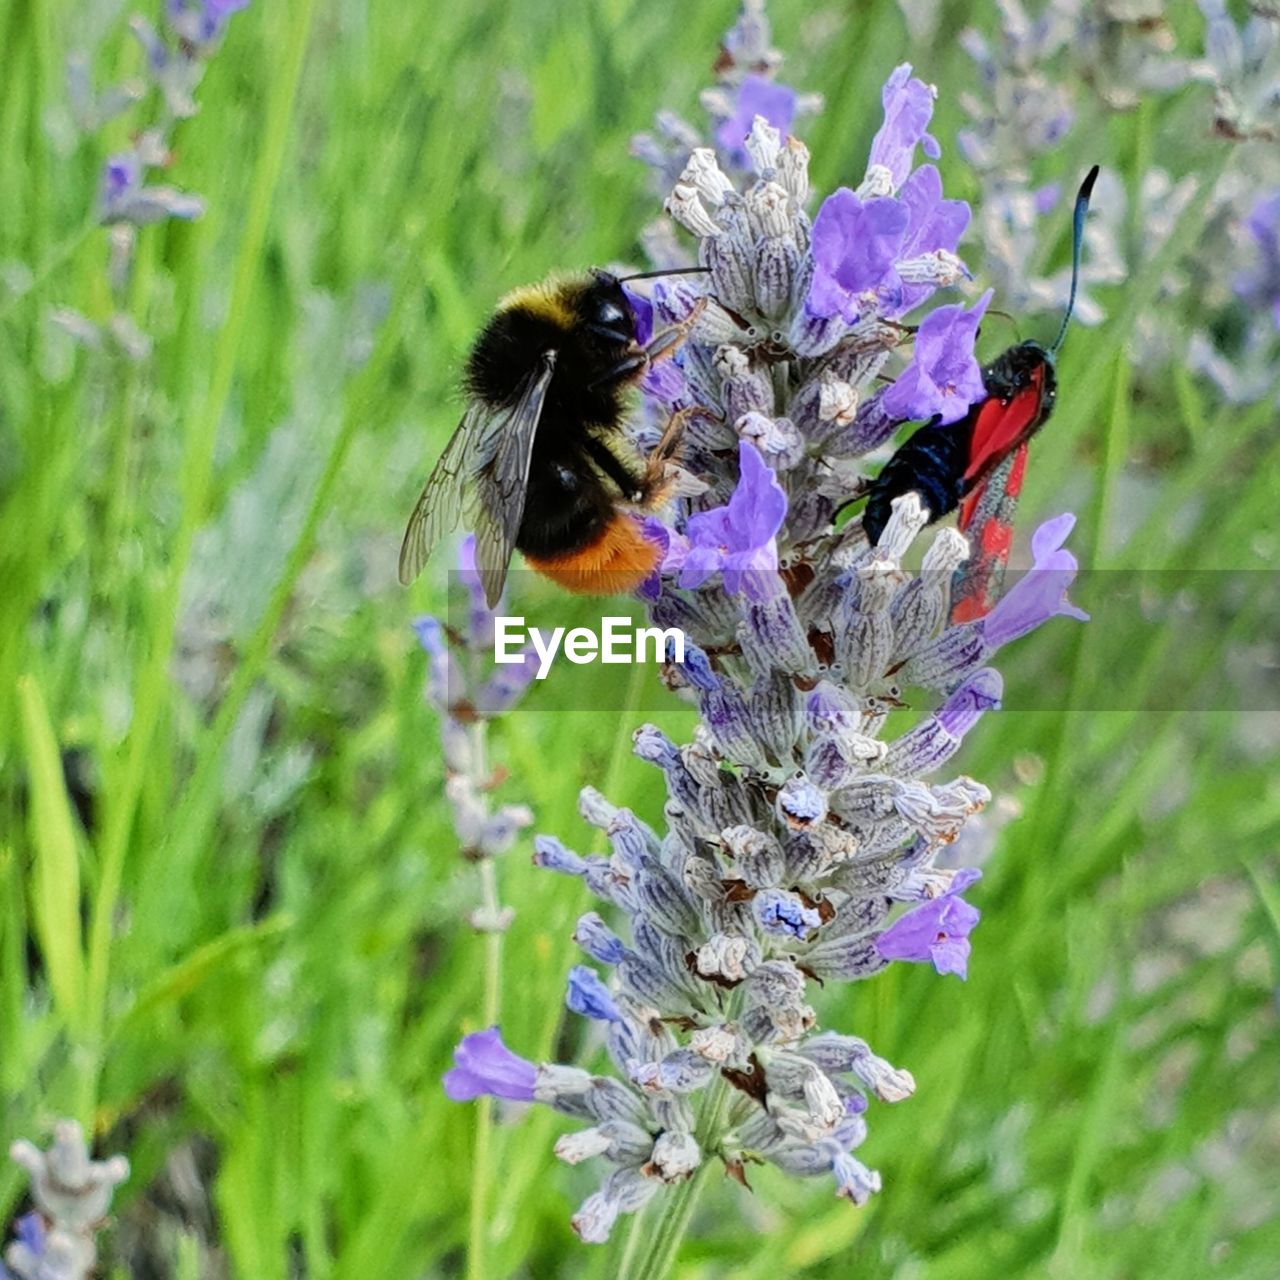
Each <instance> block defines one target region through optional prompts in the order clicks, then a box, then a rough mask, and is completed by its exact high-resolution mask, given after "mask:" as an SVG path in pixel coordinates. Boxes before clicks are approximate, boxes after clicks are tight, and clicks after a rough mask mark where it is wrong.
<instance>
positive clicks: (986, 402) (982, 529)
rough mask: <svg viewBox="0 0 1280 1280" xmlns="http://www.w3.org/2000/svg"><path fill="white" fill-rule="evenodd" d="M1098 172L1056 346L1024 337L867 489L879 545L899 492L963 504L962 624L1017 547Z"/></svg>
mask: <svg viewBox="0 0 1280 1280" xmlns="http://www.w3.org/2000/svg"><path fill="white" fill-rule="evenodd" d="M1097 176H1098V166H1097V165H1094V166H1093V168H1092V169H1090V170H1089V172H1088V174H1086V175H1085V179H1084V182H1083V183H1081V185H1080V192H1079V194H1078V195H1077V196H1076V205H1075V217H1074V224H1073V236H1072V249H1071V293H1070V297H1069V298H1068V300H1067V310H1066V314H1065V315H1064V316H1063V317H1062V325H1061V327H1060V328H1059V330H1058V336H1057V338H1056V339H1055V340H1054V343H1053V345H1052V346H1050V347H1047V348H1046V347H1043V346H1041V344H1040V343H1038V342H1035V341H1027V342H1020V343H1018V345H1017V346H1014V347H1010V348H1009V349H1008V350H1007V351H1005V352H1004V353H1003V354H1002V355H1000V356H998V357H997V358H996V359H995V360H994V361H993V362H992V363H991V364H990V365H988V366H987V367H986V368H985V369H984V370H983V371H982V382H983V387H984V390H985V392H986V394H985V396H984V397H983V398H982V399H980V400H978V401H977V402H976V403H975V404H973V406H972V407H971V408H970V410H969V412H968V413H967V414H966V415H965V416H964V417H963V418H961V419H960V420H959V421H958V422H953V423H947V424H941V425H940V424H939V420H938V419H937V418H934V419H933V421H931V422H929V423H926V424H925V425H924V426H923V427H921V428H920V430H919V431H917V432H915V434H914V435H912V436H911V438H910V439H909V440H908V441H907V442H906V443H905V444H904V445H903V446H902V447H901V448H900V449H899V450H898V451H897V452H896V453H895V454H894V455H893V457H891V458H890V459H889V461H888V462H886V463H885V465H884V468H883V470H881V472H880V474H879V475H878V476H877V477H876V479H875V481H874V482H873V484H872V485H871V488H870V490H869V492H868V496H867V506H866V510H865V511H864V512H863V516H862V527H863V528H864V529H865V530H866V534H867V537H868V539H869V540H870V541H871V543H872V544H873V545H874V544H876V543H878V542H879V541H880V536H881V534H883V532H884V529H885V526H886V525H887V524H888V522H889V516H890V514H891V510H892V506H891V504H892V502H893V500H894V499H895V498H898V497H901V496H902V495H903V494H904V493H910V492H913V491H914V492H916V493H918V494H919V495H920V497H921V500H922V501H923V503H924V505H925V506H926V507H927V508H928V509H929V517H930V521H931V522H932V521H934V520H939V519H941V518H942V517H943V516H945V515H946V514H947V513H948V512H950V511H953V510H955V508H956V507H957V506H958V507H959V508H960V514H959V516H958V518H957V523H958V524H959V527H960V531H961V532H962V533H967V534H968V535H969V537H970V540H971V542H972V543H973V555H972V557H971V559H970V561H969V563H968V564H967V565H965V566H964V567H963V568H962V569H961V570H960V571H959V572H958V573H957V578H956V582H955V584H954V585H953V587H952V618H953V620H954V621H956V622H966V621H971V620H973V619H974V618H979V617H982V616H983V615H984V614H986V613H987V612H988V611H989V610H990V608H991V606H992V604H993V603H994V593H995V591H996V590H997V588H998V586H999V582H998V579H999V577H1000V574H1001V572H1002V570H1003V567H1004V563H1005V561H1006V559H1007V558H1008V554H1009V546H1010V542H1011V539H1012V515H1013V507H1014V506H1016V504H1017V500H1018V495H1019V493H1020V492H1021V489H1022V480H1023V475H1024V473H1025V471H1026V461H1027V445H1028V442H1029V441H1030V439H1031V437H1032V436H1033V435H1035V433H1036V432H1037V431H1039V429H1040V428H1041V427H1042V426H1043V425H1044V424H1045V423H1046V422H1047V421H1048V420H1049V415H1050V414H1051V413H1052V412H1053V407H1054V402H1055V401H1056V399H1057V393H1058V382H1057V376H1056V373H1055V371H1054V362H1055V360H1056V358H1057V355H1058V352H1059V350H1060V349H1061V347H1062V342H1063V339H1064V338H1065V337H1066V334H1067V326H1068V324H1069V323H1070V320H1071V312H1072V310H1073V309H1074V307H1075V300H1076V288H1077V286H1078V283H1079V276H1080V249H1081V237H1082V234H1083V231H1084V219H1085V214H1086V213H1087V212H1088V209H1089V197H1090V196H1091V195H1092V193H1093V184H1094V182H1095V180H1096V179H1097Z"/></svg>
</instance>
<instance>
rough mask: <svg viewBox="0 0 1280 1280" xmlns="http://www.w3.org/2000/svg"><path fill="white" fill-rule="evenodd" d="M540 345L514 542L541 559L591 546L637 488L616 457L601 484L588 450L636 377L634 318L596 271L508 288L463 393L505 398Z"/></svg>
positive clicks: (500, 401) (610, 280)
mask: <svg viewBox="0 0 1280 1280" xmlns="http://www.w3.org/2000/svg"><path fill="white" fill-rule="evenodd" d="M547 351H554V352H555V355H556V362H555V369H554V372H553V373H552V375H551V385H550V386H549V387H548V388H547V395H546V400H545V402H544V404H543V407H542V414H541V417H540V418H539V420H538V429H537V434H536V435H535V436H534V441H533V456H532V458H531V459H530V466H529V481H528V488H527V490H526V495H525V509H524V516H523V519H522V520H521V524H520V533H519V537H518V538H517V539H516V545H517V546H518V547H519V548H520V550H521V551H523V552H524V553H525V554H526V555H530V556H536V557H540V558H550V557H555V556H560V555H563V554H565V553H568V552H572V551H576V550H578V549H580V548H582V547H584V546H588V545H590V544H591V543H592V542H593V541H594V540H595V539H597V538H599V537H600V536H601V535H602V533H603V531H604V530H605V528H606V527H607V526H608V524H609V522H610V521H611V520H612V519H613V516H614V510H615V505H616V503H617V500H618V498H619V497H623V498H629V497H630V496H631V493H630V491H629V490H630V489H634V487H635V485H634V484H631V485H627V486H624V485H622V484H621V483H620V478H621V479H626V476H627V473H628V471H629V468H628V467H627V466H626V464H625V463H623V462H621V461H618V462H617V464H616V467H614V468H612V475H611V476H610V480H609V481H606V479H605V477H604V476H603V475H602V474H601V470H600V464H599V457H598V453H597V456H596V457H594V458H593V455H592V444H593V442H594V441H596V440H598V439H599V438H600V437H602V436H608V435H611V434H613V433H614V432H616V431H617V429H618V428H619V427H620V426H621V424H622V419H623V413H624V408H625V404H624V395H625V392H626V389H627V387H628V386H629V385H630V384H631V383H632V382H634V381H635V379H636V377H637V376H638V374H639V366H638V364H637V361H636V360H635V357H636V355H637V353H638V352H639V348H638V346H637V345H636V332H635V318H634V316H633V314H632V311H631V307H630V304H629V303H628V302H627V298H626V295H625V294H624V293H623V291H622V286H621V284H619V283H618V281H617V280H616V279H615V278H614V277H613V276H611V275H608V274H607V273H605V272H593V273H592V274H591V275H590V276H586V277H577V278H573V279H569V280H563V281H548V282H546V283H544V284H540V285H535V286H532V287H530V288H525V289H517V290H515V291H514V292H513V293H511V294H509V295H508V296H507V297H506V298H505V299H504V300H503V302H502V304H501V305H500V306H499V308H498V310H497V311H496V312H495V313H494V315H493V317H492V318H491V319H490V320H489V323H488V324H487V325H486V326H485V327H484V330H483V331H482V332H481V334H480V336H479V338H478V339H477V340H476V344H475V346H474V347H473V348H472V351H471V356H470V358H469V360H468V361H467V370H466V390H467V392H468V394H469V395H471V396H472V397H474V398H476V399H479V400H482V401H484V402H485V403H486V404H489V405H492V406H494V407H495V408H496V407H498V406H500V405H508V404H511V403H512V402H513V401H514V400H515V399H516V398H517V397H518V396H519V395H520V392H521V390H522V389H523V387H524V385H525V382H526V380H527V378H528V376H529V373H530V370H532V369H533V368H535V366H536V364H537V361H538V358H539V357H540V356H542V355H543V354H544V353H545V352H547ZM606 461H607V460H606ZM637 483H638V482H637ZM624 488H625V489H627V490H628V491H627V492H615V490H618V489H624Z"/></svg>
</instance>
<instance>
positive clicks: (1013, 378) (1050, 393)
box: [862, 342, 1057, 546]
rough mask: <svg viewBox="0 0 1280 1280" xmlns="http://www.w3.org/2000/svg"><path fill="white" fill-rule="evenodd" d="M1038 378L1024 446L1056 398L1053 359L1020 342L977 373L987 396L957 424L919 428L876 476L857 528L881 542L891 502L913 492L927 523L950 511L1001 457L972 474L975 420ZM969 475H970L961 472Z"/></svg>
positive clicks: (1031, 344)
mask: <svg viewBox="0 0 1280 1280" xmlns="http://www.w3.org/2000/svg"><path fill="white" fill-rule="evenodd" d="M1037 372H1038V376H1039V380H1040V388H1039V396H1038V404H1036V405H1029V406H1028V411H1027V412H1028V418H1027V422H1026V423H1025V424H1024V425H1022V426H1021V429H1020V430H1019V432H1018V433H1017V434H1018V443H1025V441H1027V440H1029V439H1030V438H1031V436H1033V435H1034V434H1035V433H1036V432H1037V431H1039V429H1040V428H1041V427H1042V426H1043V425H1044V424H1045V422H1046V421H1048V418H1049V415H1050V414H1051V413H1052V412H1053V405H1054V401H1055V399H1056V398H1057V378H1056V376H1055V374H1054V368H1053V359H1052V358H1051V356H1050V355H1049V352H1048V351H1046V350H1045V348H1044V347H1042V346H1041V345H1040V344H1039V343H1038V342H1022V343H1019V344H1018V345H1017V346H1016V347H1010V348H1009V349H1008V351H1006V352H1004V353H1003V354H1002V355H1000V356H999V357H997V358H996V359H995V360H994V361H993V362H992V363H991V364H990V365H988V366H987V367H986V368H985V369H984V370H983V371H982V382H983V385H984V386H985V387H986V391H987V395H986V398H985V399H983V400H980V401H979V402H978V403H977V404H975V405H973V406H971V407H970V409H969V412H968V413H967V414H966V415H965V416H964V417H963V418H961V419H960V421H959V422H952V423H948V424H947V425H946V426H938V425H936V422H937V419H934V420H933V421H932V422H928V423H926V424H925V425H924V426H923V427H921V428H920V430H919V431H917V432H916V433H915V434H914V435H913V436H912V437H911V438H910V439H909V440H908V441H907V442H906V443H905V444H904V445H903V446H902V448H900V449H899V450H898V451H897V452H896V453H895V454H894V455H893V457H892V458H890V459H889V461H888V462H886V463H885V465H884V467H883V469H882V470H881V472H880V474H879V475H878V476H877V477H876V478H875V481H874V482H873V483H872V485H871V488H870V490H869V492H868V496H867V505H866V509H865V510H864V512H863V515H862V527H863V528H864V529H865V530H866V534H867V538H868V539H869V540H870V542H871V544H872V545H873V546H874V545H876V544H877V543H878V542H879V541H880V535H881V534H882V533H884V529H885V525H887V524H888V523H889V517H890V515H891V514H892V506H891V504H892V502H893V500H894V499H895V498H899V497H901V496H902V495H903V494H904V493H912V492H914V493H918V494H919V495H920V500H921V502H922V503H923V504H924V505H925V506H926V507H927V508H928V509H929V522H930V523H931V524H932V523H933V522H934V521H935V520H940V519H941V518H942V517H943V516H945V515H946V514H947V513H948V512H951V511H954V510H955V508H956V507H957V506H959V505H960V501H961V499H962V498H964V497H965V496H966V495H967V494H968V493H969V492H971V491H972V490H973V489H974V488H975V487H976V486H977V485H978V484H979V483H980V482H981V481H982V480H983V479H984V478H985V476H986V475H987V474H988V473H989V472H990V470H991V469H992V467H994V466H996V465H997V464H998V463H999V462H1000V461H1001V458H1002V457H1003V456H1007V454H1008V452H1009V451H1010V450H1006V451H1005V453H1004V454H1003V455H1000V456H994V457H992V458H991V459H990V461H989V462H988V463H987V464H986V465H984V466H983V467H982V468H981V469H980V470H978V471H973V470H972V469H971V464H972V462H973V457H972V453H973V437H974V429H975V427H976V426H977V423H978V419H979V416H980V415H981V414H982V412H983V411H984V409H986V410H988V411H989V406H990V405H991V403H992V401H997V402H998V403H999V404H1000V405H1001V406H1005V407H1008V406H1010V405H1012V404H1013V402H1014V401H1015V400H1016V399H1017V397H1018V396H1019V395H1020V394H1022V393H1025V392H1027V391H1028V389H1029V388H1031V387H1033V386H1034V385H1035V381H1036V377H1037ZM966 473H969V474H966Z"/></svg>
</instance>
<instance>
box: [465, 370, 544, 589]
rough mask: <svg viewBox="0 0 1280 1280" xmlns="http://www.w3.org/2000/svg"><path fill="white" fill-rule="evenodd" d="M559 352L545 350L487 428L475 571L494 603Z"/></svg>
mask: <svg viewBox="0 0 1280 1280" xmlns="http://www.w3.org/2000/svg"><path fill="white" fill-rule="evenodd" d="M555 366H556V353H555V352H554V351H547V352H544V353H543V355H542V356H540V357H539V359H538V363H537V364H536V365H535V366H534V368H533V370H532V371H531V372H530V374H529V376H528V378H527V379H526V380H525V383H524V387H523V389H522V391H521V393H520V397H519V399H518V400H517V401H516V402H515V404H514V405H513V406H512V407H511V408H509V409H503V410H500V411H499V412H498V413H497V414H495V415H494V417H493V419H492V421H491V423H490V424H489V425H488V426H487V427H486V429H485V436H486V440H487V441H491V442H492V449H491V450H490V449H485V450H484V452H485V453H486V454H488V455H489V456H490V459H491V460H489V461H487V462H486V463H485V464H484V465H483V466H482V467H481V469H480V471H479V473H478V476H477V479H478V485H477V489H478V493H477V496H478V497H479V500H480V501H479V504H478V509H477V519H476V571H477V573H478V574H479V577H480V584H481V586H483V587H484V596H485V600H486V601H487V602H488V604H489V607H490V608H491V609H492V608H493V606H494V605H495V604H497V602H498V597H499V596H500V595H501V594H502V587H503V584H504V583H505V582H506V580H507V566H508V565H509V564H510V563H511V553H512V551H513V550H514V549H515V545H516V536H517V535H518V534H519V532H520V521H521V519H522V518H523V517H524V499H525V493H526V490H527V489H528V485H529V462H530V459H531V458H532V456H533V438H534V436H535V435H536V434H537V430H538V419H539V418H541V417H542V405H543V402H544V401H545V400H546V398H547V388H548V387H549V386H550V385H551V375H552V373H553V372H554V371H555Z"/></svg>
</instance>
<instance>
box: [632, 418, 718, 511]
mask: <svg viewBox="0 0 1280 1280" xmlns="http://www.w3.org/2000/svg"><path fill="white" fill-rule="evenodd" d="M693 418H711V419H712V420H714V421H717V422H718V421H719V418H718V417H717V415H716V414H714V413H712V412H711V410H710V409H704V408H703V407H702V406H701V405H688V406H687V407H685V408H683V409H677V410H675V412H674V413H672V415H671V417H669V418H668V419H667V425H666V426H665V427H664V428H663V431H662V435H661V436H660V437H659V438H658V443H657V444H656V445H654V447H653V449H652V451H651V452H650V454H649V456H648V458H647V459H646V460H645V468H644V477H643V479H642V480H641V483H640V494H641V505H642V506H646V505H652V504H653V503H655V502H658V501H659V500H660V498H661V494H662V492H663V490H664V489H665V488H666V486H667V463H668V462H670V461H671V459H672V458H673V457H674V456H675V454H676V450H677V449H679V448H680V442H681V441H682V440H683V439H684V433H685V428H686V427H687V426H688V425H689V422H690V420H691V419H693Z"/></svg>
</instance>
